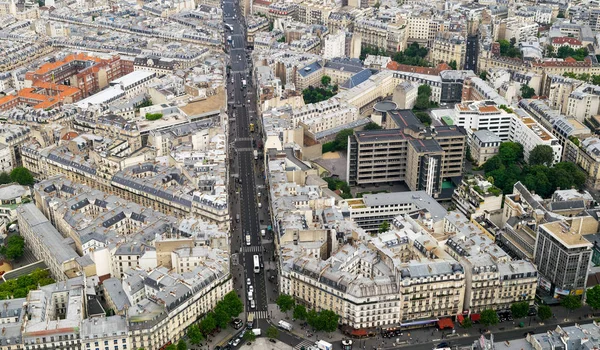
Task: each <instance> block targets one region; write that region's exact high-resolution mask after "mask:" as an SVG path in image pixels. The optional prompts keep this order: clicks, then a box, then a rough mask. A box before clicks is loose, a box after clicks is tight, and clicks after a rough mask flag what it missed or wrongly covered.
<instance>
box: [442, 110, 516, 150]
mask: <svg viewBox="0 0 600 350" xmlns="http://www.w3.org/2000/svg"><path fill="white" fill-rule="evenodd" d="M432 114H433V115H434V116H441V115H443V116H447V117H448V118H450V119H451V120H452V123H453V124H454V125H457V126H462V127H464V128H465V129H466V130H467V133H468V134H470V133H471V132H473V131H476V130H484V129H485V130H490V131H492V132H493V133H494V134H496V135H497V136H498V137H499V138H500V139H501V140H502V141H508V140H509V135H510V126H511V123H512V117H513V115H514V114H511V113H507V112H506V111H504V110H502V109H500V108H498V106H497V105H496V104H495V103H493V102H491V101H475V102H473V101H470V102H463V103H459V104H457V105H456V106H455V107H454V111H452V110H447V109H443V110H434V111H432ZM438 119H440V118H439V117H438Z"/></svg>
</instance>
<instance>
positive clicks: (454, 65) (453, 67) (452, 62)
mask: <svg viewBox="0 0 600 350" xmlns="http://www.w3.org/2000/svg"><path fill="white" fill-rule="evenodd" d="M448 65H449V66H450V68H452V69H454V70H456V69H457V68H456V65H457V63H456V61H455V60H452V61H450V62H448Z"/></svg>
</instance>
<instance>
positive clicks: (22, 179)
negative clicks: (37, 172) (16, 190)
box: [10, 166, 35, 186]
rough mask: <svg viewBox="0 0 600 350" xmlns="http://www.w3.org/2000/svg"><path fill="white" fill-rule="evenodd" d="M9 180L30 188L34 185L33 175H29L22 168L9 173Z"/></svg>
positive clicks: (27, 171)
mask: <svg viewBox="0 0 600 350" xmlns="http://www.w3.org/2000/svg"><path fill="white" fill-rule="evenodd" d="M10 179H11V180H12V181H13V182H17V183H19V185H23V186H31V185H33V184H34V183H35V181H34V180H33V175H31V173H30V172H29V170H28V169H27V168H25V167H22V166H20V167H16V168H14V169H13V170H12V171H11V172H10Z"/></svg>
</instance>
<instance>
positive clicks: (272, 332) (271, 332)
mask: <svg viewBox="0 0 600 350" xmlns="http://www.w3.org/2000/svg"><path fill="white" fill-rule="evenodd" d="M278 335H279V331H278V330H277V328H275V327H273V326H271V327H269V328H267V338H269V339H275V338H277V336H278Z"/></svg>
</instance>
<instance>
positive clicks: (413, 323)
mask: <svg viewBox="0 0 600 350" xmlns="http://www.w3.org/2000/svg"><path fill="white" fill-rule="evenodd" d="M437 321H438V319H437V318H432V319H430V320H417V321H412V322H406V323H400V325H401V326H402V327H409V326H418V325H422V324H429V323H435V322H437Z"/></svg>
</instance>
